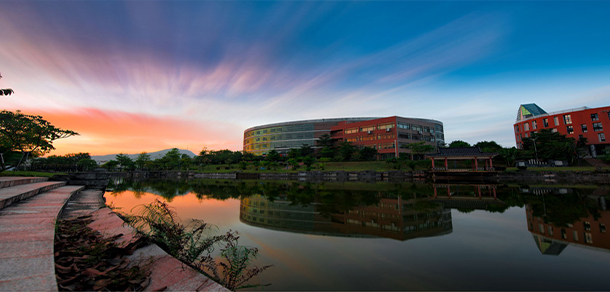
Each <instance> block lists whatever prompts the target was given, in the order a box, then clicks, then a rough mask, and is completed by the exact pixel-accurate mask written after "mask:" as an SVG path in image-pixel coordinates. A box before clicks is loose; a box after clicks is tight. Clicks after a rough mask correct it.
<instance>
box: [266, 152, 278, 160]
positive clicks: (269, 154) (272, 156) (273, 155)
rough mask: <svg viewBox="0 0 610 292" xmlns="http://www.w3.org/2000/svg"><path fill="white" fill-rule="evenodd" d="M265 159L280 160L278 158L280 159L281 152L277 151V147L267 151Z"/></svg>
mask: <svg viewBox="0 0 610 292" xmlns="http://www.w3.org/2000/svg"><path fill="white" fill-rule="evenodd" d="M265 160H267V161H278V160H280V154H279V153H278V152H277V151H275V149H273V150H270V151H269V152H267V157H265Z"/></svg>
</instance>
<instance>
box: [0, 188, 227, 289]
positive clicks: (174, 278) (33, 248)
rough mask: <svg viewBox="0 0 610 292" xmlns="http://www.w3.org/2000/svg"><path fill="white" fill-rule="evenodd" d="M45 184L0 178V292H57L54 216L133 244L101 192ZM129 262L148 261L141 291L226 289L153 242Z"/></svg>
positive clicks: (126, 229)
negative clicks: (81, 221) (82, 221)
mask: <svg viewBox="0 0 610 292" xmlns="http://www.w3.org/2000/svg"><path fill="white" fill-rule="evenodd" d="M45 180H46V179H40V178H7V177H0V291H57V281H56V278H55V259H54V255H53V241H54V236H55V221H56V219H57V218H59V216H61V218H62V219H69V218H77V217H80V216H84V215H93V218H92V219H93V220H94V221H93V222H92V223H91V224H89V227H91V228H92V229H94V230H97V231H99V232H100V233H102V234H103V235H105V236H114V235H118V234H123V236H122V237H120V238H119V239H118V240H117V241H118V242H119V243H123V244H127V243H129V242H130V241H131V240H133V230H132V229H131V227H129V226H125V225H124V224H123V220H121V219H120V218H119V217H118V216H117V215H116V214H114V213H113V212H112V211H111V210H110V209H108V208H101V207H103V206H104V201H103V193H102V192H101V191H99V190H83V189H84V187H82V186H64V184H65V183H64V182H60V183H55V182H45ZM100 208H101V209H100ZM62 210H63V212H62ZM130 260H131V261H132V262H133V263H139V262H147V263H150V262H151V260H152V261H153V264H152V265H151V268H152V271H151V272H152V274H151V283H150V284H149V285H148V287H147V288H146V290H145V291H160V290H165V291H223V292H226V291H229V290H227V289H226V288H224V287H222V286H221V285H219V284H218V283H216V282H214V281H212V280H210V279H209V278H207V277H206V276H205V275H203V274H201V273H199V272H197V271H195V270H193V269H191V268H190V267H188V266H186V265H184V264H183V263H181V262H180V261H178V260H177V259H175V258H173V257H172V256H170V255H168V254H167V253H165V252H164V251H163V250H161V249H160V248H159V247H158V246H157V245H154V244H152V245H149V246H146V247H144V248H140V249H138V250H137V251H136V252H135V253H134V254H133V255H132V256H131V257H130Z"/></svg>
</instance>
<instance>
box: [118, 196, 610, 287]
mask: <svg viewBox="0 0 610 292" xmlns="http://www.w3.org/2000/svg"><path fill="white" fill-rule="evenodd" d="M106 198H107V200H108V202H109V203H113V204H114V205H116V206H128V207H129V208H130V207H131V206H134V205H137V204H143V203H148V202H152V201H153V200H154V199H155V198H156V196H155V195H152V194H145V195H143V196H141V197H140V198H139V199H135V198H133V195H132V194H130V192H125V193H123V194H120V195H118V196H117V197H113V196H109V195H106ZM170 205H171V206H172V207H174V208H176V210H177V211H178V214H179V216H180V217H182V218H183V219H185V218H199V219H204V220H205V221H207V222H210V223H214V224H216V225H217V226H218V227H219V232H222V231H224V230H227V229H233V230H237V231H239V232H240V234H241V239H240V244H242V245H250V246H256V247H258V248H259V249H260V256H259V258H258V259H257V262H256V263H257V264H259V265H263V264H273V265H274V267H272V268H271V269H269V270H267V271H266V272H264V273H263V274H261V275H260V276H258V277H257V278H256V280H257V281H259V282H261V283H272V285H271V286H269V287H265V290H430V289H433V290H559V289H561V290H566V289H567V290H604V289H607V283H606V280H605V279H606V277H605V275H606V272H607V271H608V269H609V268H610V264H609V263H610V253H609V252H599V251H592V250H588V249H583V248H578V247H575V246H568V248H566V249H565V250H564V251H563V252H562V253H561V255H559V256H548V255H542V254H541V253H540V251H539V250H538V248H537V246H536V243H535V242H534V239H533V237H532V235H531V233H530V232H528V230H527V221H526V214H525V210H524V209H522V208H511V209H508V210H507V211H505V212H504V213H489V212H486V211H474V212H471V213H461V212H459V211H457V210H452V211H451V212H452V214H451V216H452V224H453V231H452V233H450V234H448V235H443V236H435V237H422V238H415V239H411V240H407V241H398V240H392V239H384V238H380V239H371V238H349V237H332V236H317V235H308V234H298V233H290V232H283V231H274V230H269V229H264V228H259V227H253V226H250V225H246V224H243V223H240V222H239V207H240V205H239V200H237V199H229V200H226V201H216V200H201V201H200V200H197V199H196V198H195V196H194V195H193V194H187V195H185V196H179V197H175V198H173V200H172V202H171V203H170ZM125 209H128V208H125Z"/></svg>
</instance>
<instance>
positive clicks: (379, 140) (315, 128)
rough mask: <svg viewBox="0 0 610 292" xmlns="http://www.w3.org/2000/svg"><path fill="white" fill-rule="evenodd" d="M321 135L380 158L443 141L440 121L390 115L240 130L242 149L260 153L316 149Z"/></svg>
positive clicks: (280, 124) (296, 122) (303, 122)
mask: <svg viewBox="0 0 610 292" xmlns="http://www.w3.org/2000/svg"><path fill="white" fill-rule="evenodd" d="M325 134H326V135H331V136H332V138H333V140H335V141H338V142H341V141H349V142H351V143H352V144H353V145H355V146H358V147H364V146H367V147H373V148H375V149H377V151H378V152H379V153H380V154H381V156H382V157H384V156H392V157H394V156H398V153H401V152H407V151H408V150H407V149H402V148H400V146H402V145H405V144H408V143H414V142H420V141H425V142H426V143H428V144H430V145H437V144H439V145H440V144H443V143H444V134H443V123H441V122H439V121H435V120H427V119H414V118H403V117H397V116H393V117H386V118H339V119H320V120H306V121H295V122H285V123H277V124H268V125H262V126H257V127H252V128H249V129H247V130H245V131H244V148H243V150H244V151H246V152H250V153H254V154H259V155H264V154H267V152H268V151H270V150H276V151H278V152H279V153H281V154H283V153H286V152H288V150H290V149H291V148H300V147H302V146H303V145H308V146H311V147H313V148H317V142H316V141H317V140H319V138H320V136H322V135H325Z"/></svg>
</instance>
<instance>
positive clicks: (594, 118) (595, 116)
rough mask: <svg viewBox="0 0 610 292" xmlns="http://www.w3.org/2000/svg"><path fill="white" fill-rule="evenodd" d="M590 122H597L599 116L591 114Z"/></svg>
mask: <svg viewBox="0 0 610 292" xmlns="http://www.w3.org/2000/svg"><path fill="white" fill-rule="evenodd" d="M591 120H592V121H599V116H598V115H597V114H591Z"/></svg>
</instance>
